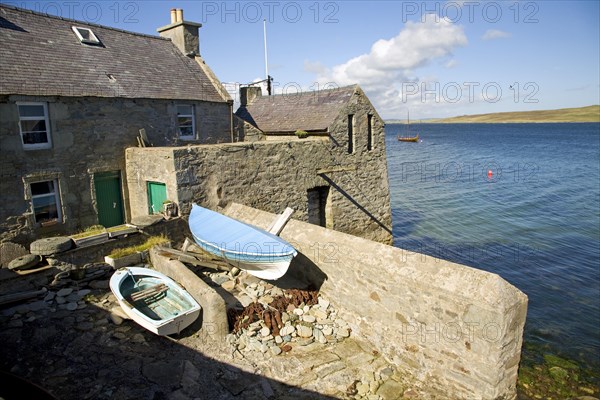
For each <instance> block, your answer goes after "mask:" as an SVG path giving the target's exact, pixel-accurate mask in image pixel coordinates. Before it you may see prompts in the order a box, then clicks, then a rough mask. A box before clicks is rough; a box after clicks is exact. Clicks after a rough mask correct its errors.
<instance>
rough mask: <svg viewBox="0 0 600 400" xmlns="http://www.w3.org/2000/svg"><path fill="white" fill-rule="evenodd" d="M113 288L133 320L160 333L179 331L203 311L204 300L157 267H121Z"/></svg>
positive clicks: (169, 333)
mask: <svg viewBox="0 0 600 400" xmlns="http://www.w3.org/2000/svg"><path fill="white" fill-rule="evenodd" d="M110 290H111V291H112V292H113V294H114V295H115V297H116V298H117V300H118V301H119V304H120V305H121V308H122V309H123V311H125V313H126V314H127V315H129V316H130V317H131V319H132V320H134V321H135V322H137V323H138V324H140V325H141V326H143V327H144V328H146V329H148V330H149V331H150V332H153V333H155V334H157V335H161V336H166V335H173V334H176V333H177V334H179V333H180V332H181V331H182V330H183V329H184V328H186V327H187V326H189V325H190V324H191V323H192V322H194V321H195V320H196V319H197V318H198V316H199V315H200V308H201V307H200V304H198V302H197V301H196V300H195V299H194V298H193V297H192V296H191V295H190V294H189V293H188V292H187V291H186V290H185V289H184V288H182V287H181V286H179V284H178V283H177V282H175V281H174V280H173V279H171V278H169V277H168V276H166V275H164V274H161V273H160V272H158V271H155V270H153V269H149V268H141V267H124V268H120V269H118V270H117V271H116V272H115V273H114V274H113V276H112V277H111V278H110Z"/></svg>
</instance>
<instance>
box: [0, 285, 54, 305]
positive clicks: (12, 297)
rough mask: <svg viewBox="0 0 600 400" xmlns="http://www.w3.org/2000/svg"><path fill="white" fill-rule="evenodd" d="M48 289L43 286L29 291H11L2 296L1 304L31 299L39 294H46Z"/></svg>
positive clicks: (0, 298)
mask: <svg viewBox="0 0 600 400" xmlns="http://www.w3.org/2000/svg"><path fill="white" fill-rule="evenodd" d="M47 291H48V289H46V288H43V289H40V290H33V291H29V292H19V293H11V294H5V295H4V296H0V305H4V304H10V303H16V302H19V301H23V300H29V299H32V298H34V297H38V296H39V295H42V294H45V293H46V292H47Z"/></svg>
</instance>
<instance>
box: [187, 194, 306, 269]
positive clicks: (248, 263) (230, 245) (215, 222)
mask: <svg viewBox="0 0 600 400" xmlns="http://www.w3.org/2000/svg"><path fill="white" fill-rule="evenodd" d="M189 225H190V231H191V232H192V236H193V238H194V241H195V242H196V243H197V244H198V245H199V246H200V247H201V248H202V249H204V250H205V251H207V252H208V253H210V254H213V255H215V256H217V257H221V258H223V259H225V260H226V261H227V262H228V263H229V264H231V265H233V266H235V267H238V268H240V269H243V270H245V271H247V272H248V273H249V274H252V275H254V276H256V277H258V278H261V279H268V280H274V279H278V278H280V277H282V276H283V275H284V274H285V273H286V272H287V269H288V267H289V265H290V263H291V261H292V259H293V258H294V257H295V256H296V255H297V254H298V252H297V251H296V250H295V249H294V247H293V246H292V245H291V244H289V243H288V242H286V241H285V240H283V239H281V238H280V237H278V236H275V235H273V234H270V233H268V232H266V231H263V230H262V229H259V228H256V227H254V226H251V225H248V224H245V223H243V222H240V221H237V220H235V219H232V218H229V217H227V216H225V215H222V214H219V213H217V212H215V211H211V210H208V209H205V208H202V207H200V206H197V205H196V204H194V205H193V206H192V212H191V213H190V221H189Z"/></svg>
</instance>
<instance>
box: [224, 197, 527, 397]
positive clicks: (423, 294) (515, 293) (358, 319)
mask: <svg viewBox="0 0 600 400" xmlns="http://www.w3.org/2000/svg"><path fill="white" fill-rule="evenodd" d="M224 213H225V214H227V215H229V216H231V217H233V218H236V219H239V220H241V221H244V222H247V223H251V224H254V225H256V226H259V227H262V228H265V227H267V226H268V225H269V223H270V222H271V221H272V220H273V218H274V215H273V214H269V213H266V212H264V211H260V210H257V209H253V208H250V207H246V206H242V205H240V204H231V205H229V206H228V207H227V208H226V209H225V211H224ZM280 236H281V237H282V238H284V239H286V240H288V241H289V242H290V243H292V244H294V246H295V247H296V249H297V250H298V251H299V252H301V253H302V254H303V255H304V256H306V257H307V258H308V259H310V260H311V261H312V262H313V263H314V264H315V265H316V267H317V268H318V269H319V270H320V271H319V273H318V274H313V275H310V274H309V273H308V272H307V271H309V270H308V269H307V268H300V267H299V265H300V264H299V263H297V264H295V263H294V261H293V262H292V265H291V266H290V269H289V271H288V274H290V275H296V276H304V278H307V279H315V284H317V285H320V291H321V294H322V295H323V296H325V297H326V298H328V299H330V300H331V302H332V304H334V305H335V307H336V308H337V309H338V310H340V311H339V312H340V315H341V316H342V317H343V318H344V319H345V320H346V321H348V322H349V324H350V326H351V327H352V330H353V334H357V335H360V336H362V337H363V338H365V339H367V340H368V341H369V342H371V343H372V344H373V346H374V347H375V348H378V349H380V350H381V351H384V355H385V356H386V357H388V358H389V359H390V360H392V361H393V362H394V363H396V364H397V366H398V367H399V369H400V371H405V373H406V376H407V379H408V380H411V381H413V383H414V382H416V383H417V385H419V384H420V386H421V388H422V389H423V390H425V391H427V392H429V393H430V394H431V396H432V397H433V398H448V399H457V400H460V399H486V400H488V399H489V400H499V399H515V397H516V380H517V370H518V366H519V360H520V352H521V345H522V337H523V327H524V324H525V318H526V314H527V296H526V295H525V294H524V293H522V292H521V291H519V290H518V289H517V288H515V287H514V286H511V285H510V284H509V283H507V282H506V281H505V280H503V279H502V278H501V277H499V276H498V275H496V274H492V273H489V272H485V271H481V270H477V269H474V268H469V267H466V266H463V265H458V264H454V263H451V262H447V261H443V260H439V259H436V258H432V257H429V256H425V255H422V254H417V253H411V252H407V251H404V250H402V249H398V248H395V247H390V246H386V245H383V244H380V243H375V242H372V241H369V240H365V239H361V238H358V237H355V236H350V235H346V234H343V233H340V232H335V231H332V230H329V229H325V228H321V227H319V226H315V225H311V224H307V223H304V222H301V221H298V220H295V219H292V220H291V221H290V222H289V223H288V224H287V225H286V227H285V228H284V230H283V232H282V233H281V235H280ZM297 258H298V257H297ZM298 261H299V260H298ZM323 274H325V275H326V280H325V281H323V278H322V275H323ZM307 275H308V276H307ZM319 276H320V277H319ZM317 278H318V279H317Z"/></svg>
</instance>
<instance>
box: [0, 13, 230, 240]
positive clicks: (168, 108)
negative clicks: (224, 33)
mask: <svg viewBox="0 0 600 400" xmlns="http://www.w3.org/2000/svg"><path fill="white" fill-rule="evenodd" d="M182 14H183V13H182V11H181V10H179V11H178V12H176V11H175V10H172V14H171V24H169V25H167V26H165V27H162V28H160V29H159V30H158V31H159V33H160V36H161V37H158V36H149V35H143V34H138V33H132V32H126V31H122V30H118V29H113V28H108V27H104V26H100V25H94V24H89V23H83V22H80V21H74V20H69V19H64V18H59V17H53V16H49V15H46V14H39V13H35V12H32V11H29V10H23V9H18V8H14V7H9V6H5V5H0V59H1V60H2V62H0V152H1V157H0V166H1V168H0V193H1V198H2V202H1V204H0V240H6V239H12V240H15V241H21V242H27V241H29V240H31V239H33V238H35V237H38V236H43V235H49V234H56V233H65V232H73V231H75V230H77V229H81V228H83V227H86V226H90V225H94V224H98V223H99V224H102V225H105V226H112V225H116V224H120V223H123V222H125V221H129V220H130V217H131V213H130V207H129V199H128V188H127V186H126V181H127V180H126V179H125V176H124V173H125V152H124V149H125V148H127V147H132V146H137V145H138V140H140V139H138V136H140V129H144V130H145V134H146V137H147V141H148V142H150V143H151V144H152V145H153V146H173V145H187V144H199V143H219V142H224V141H231V140H232V134H233V131H232V107H233V102H232V100H231V98H230V97H229V95H228V94H227V92H226V91H225V90H224V88H223V87H222V86H221V84H220V82H219V81H218V80H217V79H216V77H215V75H214V74H213V73H212V71H211V70H210V68H209V67H208V66H207V65H206V64H205V62H204V60H203V59H202V58H201V57H200V49H199V36H198V30H199V27H200V26H201V25H200V24H196V23H193V22H187V21H184V20H183V15H182ZM161 188H162V187H161V185H153V183H148V187H147V188H146V189H145V191H148V190H151V191H154V192H156V193H157V195H160V191H161ZM152 206H153V204H150V207H152ZM154 206H156V205H154ZM146 208H148V207H146Z"/></svg>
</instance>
